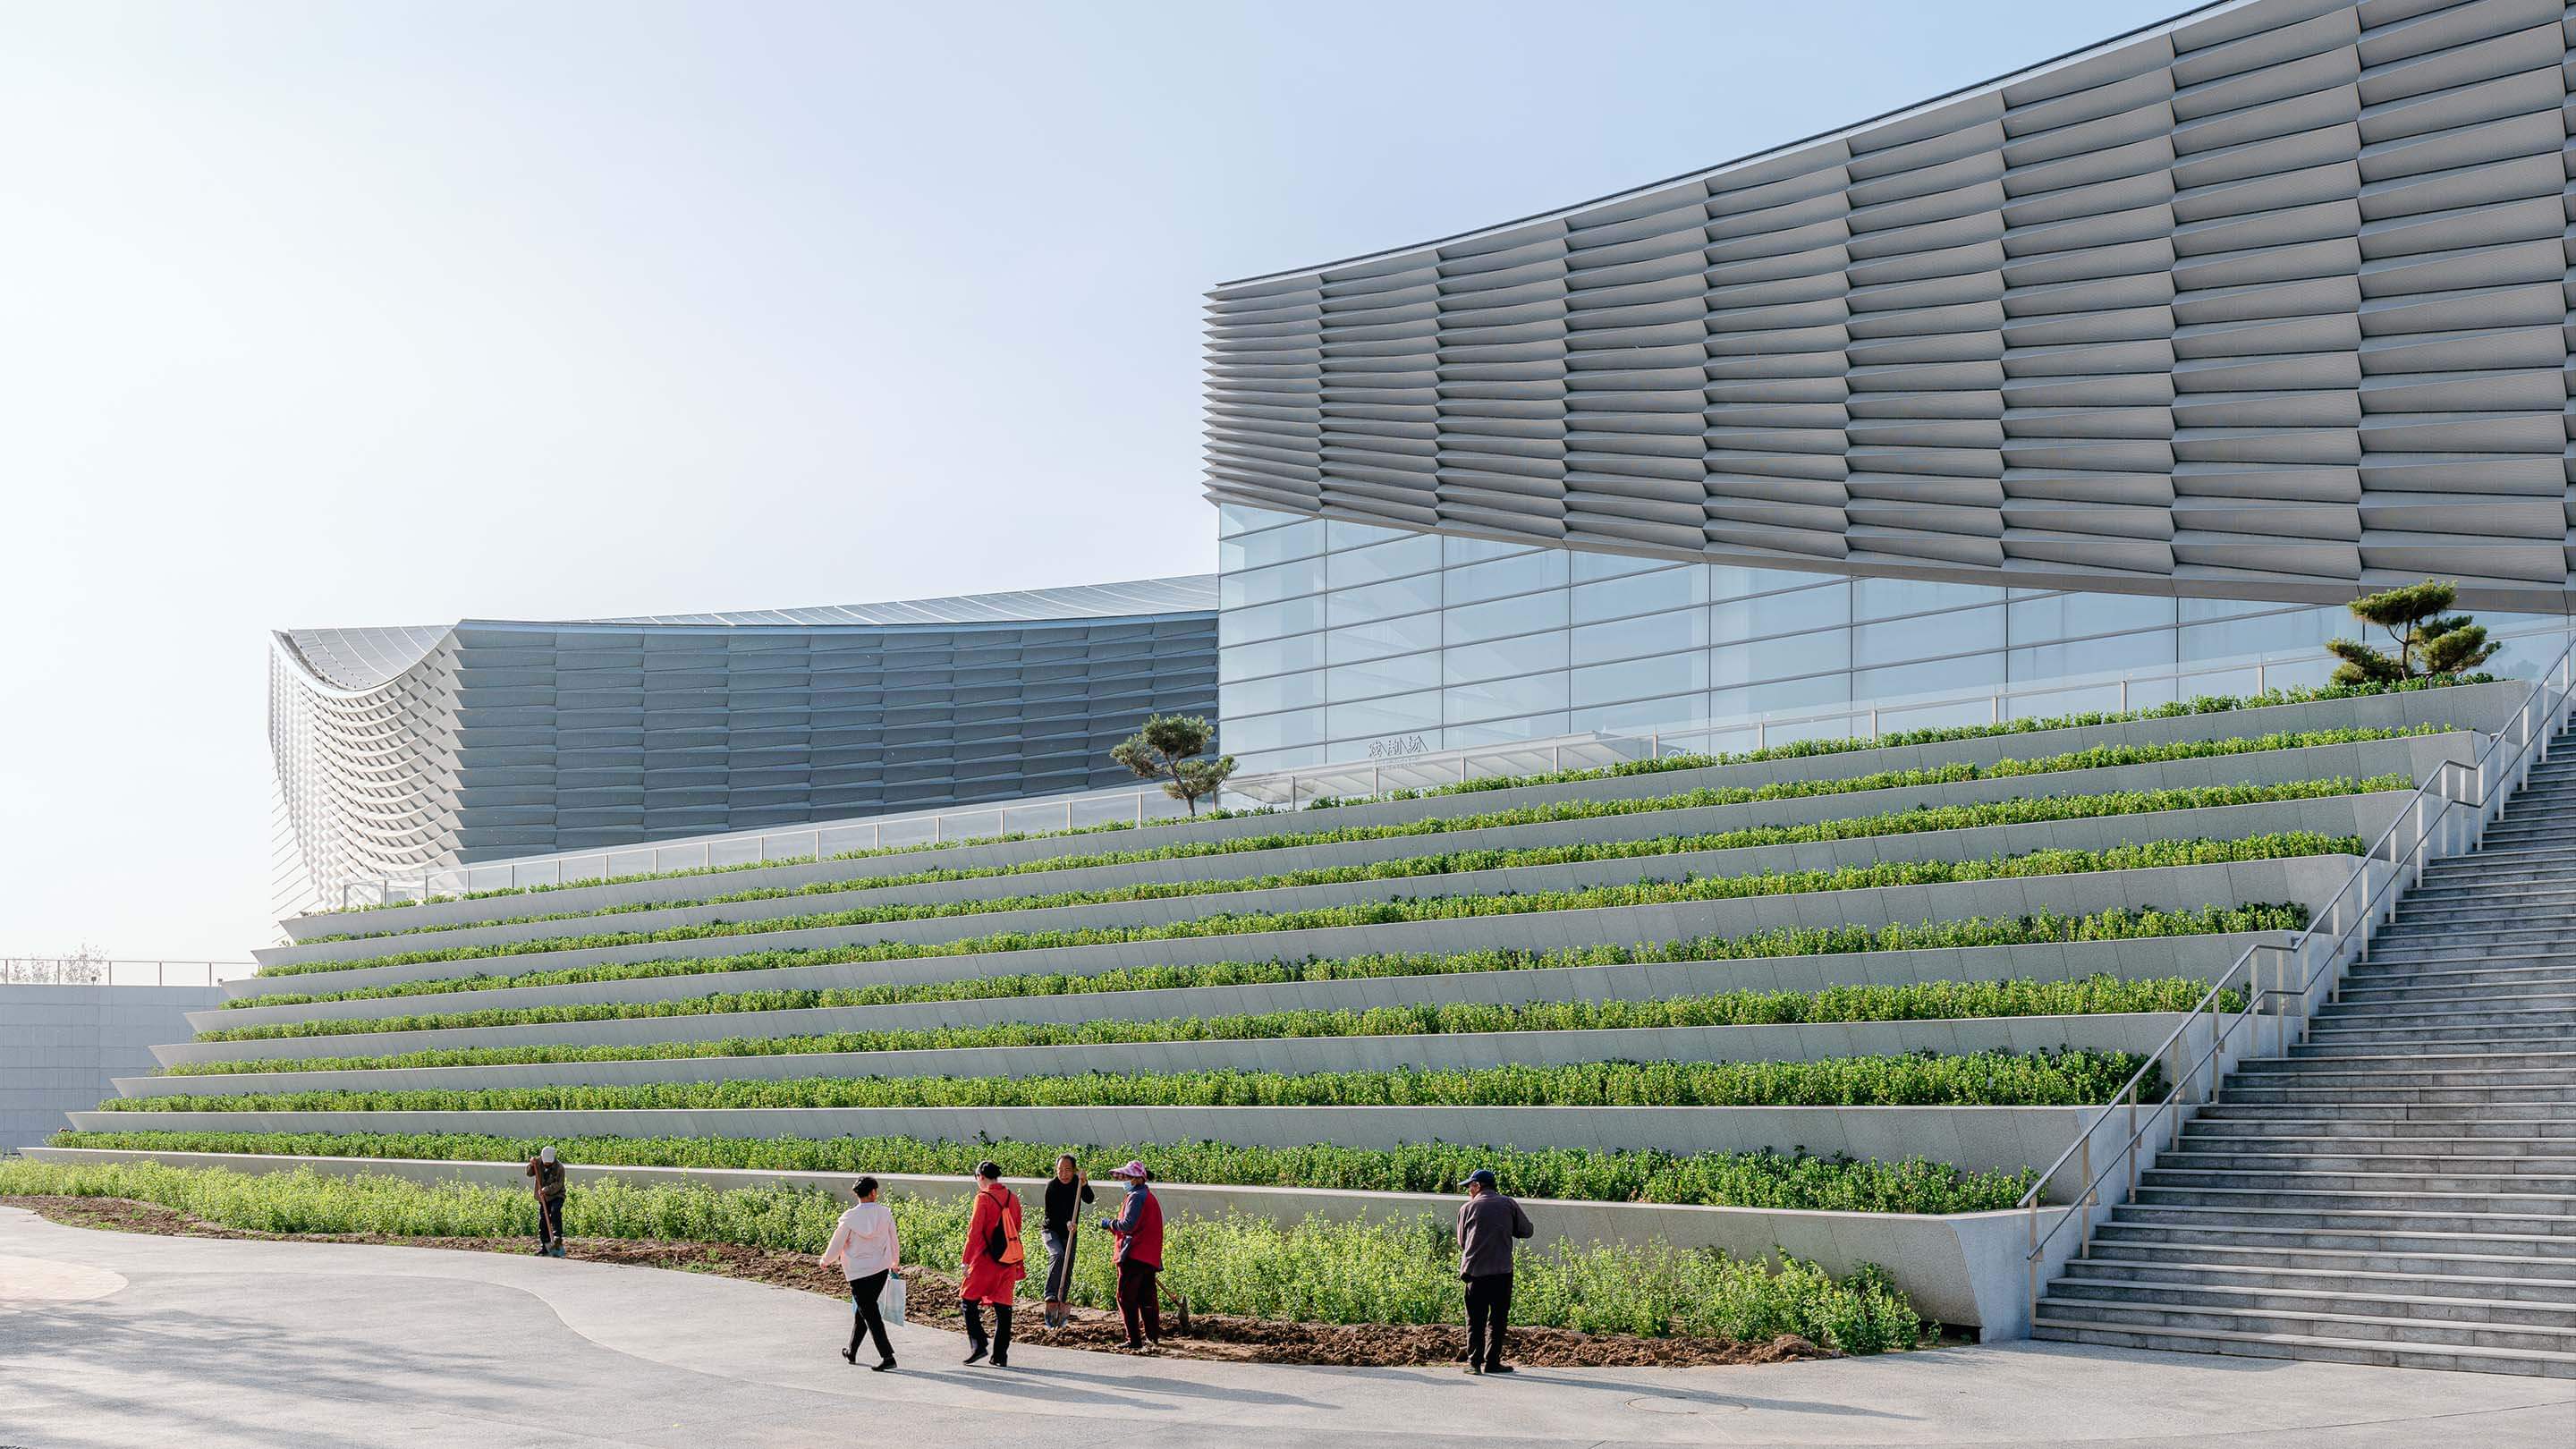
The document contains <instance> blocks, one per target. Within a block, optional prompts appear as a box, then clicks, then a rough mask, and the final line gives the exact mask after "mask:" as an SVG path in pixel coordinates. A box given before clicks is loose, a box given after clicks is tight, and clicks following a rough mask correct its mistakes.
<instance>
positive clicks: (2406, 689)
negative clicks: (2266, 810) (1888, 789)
mask: <svg viewBox="0 0 2576 1449" xmlns="http://www.w3.org/2000/svg"><path fill="white" fill-rule="evenodd" d="M2495 682H2496V678H2495V676H2494V675H2491V674H2467V675H2435V676H2429V677H2426V678H2422V679H2411V680H2406V681H2403V682H2398V683H2389V684H2359V685H2342V684H2337V685H2323V686H2319V687H2316V688H2308V689H2276V690H2270V691H2267V692H2265V693H2262V694H2251V695H2208V694H2205V695H2200V696H2197V697H2195V698H2192V699H2189V700H2182V701H2178V702H2176V703H2172V704H2162V705H2157V706H2154V707H2153V708H2149V709H2136V710H2128V711H2125V712H2104V711H2099V710H2089V711H2079V712H2075V713H2070V714H2062V715H2050V716H2047V717H2045V718H2036V717H2035V718H2031V719H2019V720H2009V721H2004V722H2000V723H1996V724H1986V725H1956V726H1944V727H1942V728H1938V729H1919V730H1904V731H1900V732H1898V733H1896V734H1890V735H1881V736H1878V737H1876V738H1873V739H1812V740H1798V741H1794V742H1792V743H1789V744H1782V745H1770V746H1766V747H1764V748H1761V749H1755V750H1740V751H1720V752H1715V753H1706V754H1675V755H1664V756H1661V757H1659V758H1657V759H1652V760H1630V761H1626V762H1624V763H1622V764H1617V765H1610V766H1605V767H1602V768H1599V769H1582V770H1555V771H1548V772H1544V773H1539V774H1530V775H1511V776H1497V777H1494V778H1492V779H1485V780H1473V781H1468V782H1464V783H1462V784H1458V785H1439V786H1433V787H1430V788H1427V789H1420V790H1390V791H1387V792H1385V793H1384V794H1381V795H1371V796H1356V797H1348V798H1341V799H1332V800H1322V801H1316V802H1313V803H1311V804H1310V805H1308V806H1307V807H1306V808H1308V809H1329V808H1333V807H1335V806H1341V805H1351V804H1362V803H1366V802H1367V801H1370V800H1414V799H1422V798H1426V797H1429V796H1436V795H1452V794H1459V793H1464V792H1469V791H1477V790H1511V789H1520V788H1523V787H1526V786H1531V785H1554V784H1565V783H1570V782H1574V781H1580V780H1598V779H1605V778H1611V777H1616V776H1624V775H1640V774H1657V773H1662V772H1666V771H1672V770H1699V769H1707V768H1708V767H1710V766H1712V765H1735V764H1746V763H1752V762H1757V761H1763V760H1796V759H1811V758H1814V757H1816V756H1819V755H1835V754H1848V753H1851V752H1853V751H1857V750H1875V749H1896V748H1901V747H1904V746H1909V745H1927V744H1946V743H1949V742H1951V741H1953V740H1972V739H1986V738H1991V737H1995V736H2001V735H2019V734H2035V733H2042V732H2045V731H2049V730H2061V729H2080V728H2086V727H2089V726H2093V725H2106V724H2123V723H2127V722H2129V721H2132V720H2144V719H2174V718H2179V717H2181V716H2185V715H2205V714H2224V713H2228V712H2232V711H2235V710H2244V709H2270V708H2276V707H2279V706H2282V705H2292V704H2308V703H2313V702H2316V701H2320V700H2336V699H2359V698H2363V697H2366V696H2370V695H2379V694H2414V693H2420V692H2423V691H2426V690H2433V689H2447V688H2451V687H2453V686H2456V685H2463V684H2493V683H2495ZM1279 813H1281V812H1280V811H1279V810H1278V809H1277V808H1275V807H1262V808H1257V809H1251V810H1214V811H1210V812H1208V813H1207V814H1205V815H1201V816H1198V817H1197V819H1199V820H1227V819H1236V818H1240V817H1245V816H1257V815H1275V814H1279ZM1190 823H1192V822H1191V821H1189V820H1185V819H1180V818H1172V819H1163V820H1149V821H1146V822H1144V823H1143V824H1141V825H1139V824H1136V823H1134V822H1131V821H1124V820H1113V821H1105V822H1103V823H1101V824H1098V825H1083V826H1076V827H1074V828H1073V829H1070V830H1021V831H1011V832H1007V833H1003V834H996V835H978V836H967V837H962V838H959V839H956V840H943V841H923V842H920V843H917V844H907V845H890V846H883V847H878V848H871V849H866V850H844V851H837V852H834V853H833V854H831V855H829V856H826V857H823V858H824V859H828V860H866V859H873V858H875V857H879V856H887V855H909V854H914V853H918V852H922V851H932V850H951V849H956V848H959V847H962V846H969V845H992V844H996V843H1000V842H1006V841H1014V840H1052V839H1057V838H1059V837H1063V836H1068V835H1099V834H1106V833H1109V832H1112V831H1119V830H1156V829H1161V828H1163V827H1165V826H1171V825H1186V824H1190ZM815 859H816V857H814V856H810V855H801V856H782V857H779V858H777V859H774V860H748V861H739V862H736V863H734V864H731V865H717V866H691V867H687V868H684V869H679V870H661V871H637V872H632V873H629V874H626V875H614V876H584V877H580V878H578V879H574V880H564V881H554V882H550V883H547V884H543V885H524V886H496V887H494V888H492V889H490V890H479V891H465V892H462V893H459V894H455V895H432V896H428V897H426V898H424V899H422V900H405V901H378V902H371V903H367V904H363V905H355V906H350V907H348V908H346V909H345V910H338V911H316V912H314V913H313V915H314V916H315V917H317V918H318V917H321V916H330V915H358V914H362V913H365V912H368V911H384V910H398V909H401V908H404V907H407V906H416V905H423V904H430V905H435V904H440V903H443V902H447V901H457V900H468V901H475V900H489V899H491V898H493V897H496V896H521V895H542V894H544V893H545V892H548V891H559V890H578V889H582V888H584V887H588V886H602V885H626V884H630V883H632V882H635V881H647V880H671V879H675V878H678V877H682V876H697V875H725V874H730V873H732V872H736V871H745V870H766V869H769V868H771V867H773V866H782V865H810V864H813V863H814V861H815Z"/></svg>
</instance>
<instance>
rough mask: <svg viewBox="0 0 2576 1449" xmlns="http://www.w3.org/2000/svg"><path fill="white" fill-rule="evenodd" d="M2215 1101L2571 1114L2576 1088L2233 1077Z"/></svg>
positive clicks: (2250, 1103) (2544, 1115) (2276, 1105)
mask: <svg viewBox="0 0 2576 1449" xmlns="http://www.w3.org/2000/svg"><path fill="white" fill-rule="evenodd" d="M2220 1100H2221V1101H2225V1102H2235V1103H2240V1104H2243V1105H2247V1106H2258V1105H2259V1106H2273V1107H2296V1106H2300V1105H2303V1104H2320V1105H2327V1104H2332V1105H2342V1106H2358V1105H2369V1104H2372V1103H2379V1104H2384V1105H2387V1106H2392V1107H2400V1106H2402V1107H2495V1108H2499V1109H2505V1108H2510V1109H2515V1111H2516V1112H2527V1113H2528V1114H2529V1115H2532V1116H2540V1117H2554V1116H2559V1115H2562V1114H2576V1087H2554V1086H2517V1085H2505V1086H2493V1087H2440V1086H2405V1085H2391V1084H2388V1083H2383V1082H2357V1083H2351V1084H2348V1085H2343V1086H2330V1085H2317V1086H2275V1085H2271V1084H2269V1083H2266V1082H2259V1081H2258V1082H2248V1081H2244V1080H2242V1079H2234V1080H2230V1081H2229V1082H2228V1083H2227V1085H2226V1087H2225V1088H2224V1090H2223V1091H2222V1092H2221V1094H2220ZM2505 1115H2508V1116H2510V1115H2514V1112H2506V1113H2505Z"/></svg>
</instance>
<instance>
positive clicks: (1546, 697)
mask: <svg viewBox="0 0 2576 1449" xmlns="http://www.w3.org/2000/svg"><path fill="white" fill-rule="evenodd" d="M1448 693H1449V701H1448V706H1447V717H1448V718H1449V719H1452V720H1455V721H1458V722H1460V723H1462V724H1463V723H1466V722H1469V721H1473V720H1489V719H1494V718H1497V717H1500V716H1503V715H1526V714H1539V713H1543V712H1545V711H1548V710H1560V709H1563V708H1565V676H1564V675H1563V674H1525V675H1522V676H1520V677H1519V678H1516V679H1495V680H1488V681H1486V682H1485V683H1483V684H1462V685H1460V686H1458V687H1457V688H1455V689H1452V690H1450V691H1449V692H1448Z"/></svg>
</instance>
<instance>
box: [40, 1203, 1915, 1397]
mask: <svg viewBox="0 0 2576 1449" xmlns="http://www.w3.org/2000/svg"><path fill="white" fill-rule="evenodd" d="M36 1193H43V1194H59V1195H70V1196H87V1197H122V1198H134V1199H139V1200H141V1201H145V1202H157V1203H160V1204H163V1205H164V1206H167V1207H172V1208H176V1209H178V1210H180V1211H182V1212H186V1213H188V1214H190V1215H192V1216H195V1217H198V1218H201V1219H204V1220H206V1221H210V1222H217V1223H223V1224H225V1225H227V1226H231V1227H236V1228H247V1229H252V1230H256V1231H263V1232H274V1233H387V1234H395V1235H400V1236H420V1237H520V1236H532V1235H533V1234H534V1232H535V1230H536V1206H535V1204H534V1202H533V1201H531V1199H530V1198H529V1195H528V1194H526V1193H524V1192H516V1191H512V1190H509V1189H506V1188H491V1187H475V1186H469V1185H466V1184H462V1183H442V1184H436V1185H425V1184H420V1183H413V1182H406V1181H403V1180H402V1179H399V1178H388V1177H355V1178H347V1177H326V1176H322V1175H320V1174H316V1173H312V1172H306V1171H298V1172H294V1173H275V1174H256V1175H254V1174H247V1173H237V1172H225V1171H207V1170H189V1169H181V1168H171V1167H162V1166H157V1165H151V1164H142V1163H128V1164H97V1165H82V1166H78V1167H69V1166H59V1165H52V1164H43V1163H21V1162H0V1194H36ZM888 1206H889V1207H891V1208H892V1209H893V1210H894V1214H895V1223H896V1232H897V1236H898V1237H899V1239H900V1240H901V1243H902V1256H903V1261H904V1262H906V1263H907V1264H914V1265H920V1266H926V1267H929V1268H931V1269H934V1270H937V1271H944V1272H954V1271H955V1270H956V1264H957V1260H958V1256H959V1249H960V1248H961V1247H962V1246H963V1245H964V1242H965V1236H966V1211H967V1205H966V1204H965V1203H964V1202H962V1201H961V1202H945V1201H943V1202H930V1201H926V1200H923V1199H920V1198H911V1197H901V1196H897V1197H893V1198H891V1199H890V1201H889V1203H888ZM841 1207H842V1201H841V1200H840V1199H839V1198H836V1197H832V1196H828V1195H826V1194H823V1193H819V1192H811V1191H805V1190H801V1189H794V1188H750V1189H735V1190H731V1191H717V1190H713V1189H709V1188H704V1187H695V1186H684V1187H659V1186H655V1187H637V1186H632V1185H629V1184H625V1183H618V1182H604V1183H589V1184H585V1185H583V1186H582V1187H581V1188H580V1189H579V1190H577V1191H575V1192H573V1193H572V1194H571V1195H570V1197H569V1199H568V1201H567V1203H566V1206H565V1213H564V1230H565V1231H566V1232H567V1233H570V1234H572V1235H574V1236H576V1237H584V1238H628V1239H648V1240H654V1241H662V1242H684V1243H734V1244H742V1245H745V1246H749V1247H758V1248H772V1249H778V1250H782V1251H788V1252H795V1253H818V1252H820V1251H821V1250H822V1248H823V1246H824V1244H825V1243H826V1242H828V1241H829V1240H830V1238H831V1233H832V1227H833V1224H834V1222H835V1221H836V1220H837V1219H838V1217H839V1215H840V1211H841ZM1038 1217H1039V1215H1038V1214H1036V1213H1030V1214H1029V1215H1028V1218H1027V1219H1026V1223H1027V1226H1026V1227H1025V1229H1024V1234H1025V1237H1024V1242H1025V1246H1026V1249H1027V1254H1028V1260H1029V1270H1030V1279H1031V1281H1035V1282H1042V1281H1044V1279H1043V1277H1042V1276H1041V1275H1042V1274H1043V1272H1044V1267H1045V1263H1046V1248H1045V1244H1044V1243H1043V1242H1041V1241H1039V1233H1038V1226H1037V1220H1038ZM1451 1234H1452V1229H1451V1228H1450V1227H1449V1226H1448V1225H1446V1224H1443V1223H1442V1222H1440V1221H1439V1220H1438V1219H1436V1218H1433V1217H1430V1216H1428V1215H1426V1216H1424V1217H1422V1218H1419V1219H1417V1220H1413V1221H1407V1222H1397V1223H1380V1224H1362V1223H1341V1222H1329V1221H1324V1220H1321V1219H1310V1220H1308V1221H1307V1222H1304V1223H1302V1224H1299V1225H1297V1226H1295V1227H1280V1226H1278V1225H1276V1224H1273V1223H1271V1222H1269V1221H1267V1220H1263V1219H1256V1218H1250V1217H1243V1216H1239V1215H1231V1214H1230V1215H1228V1216H1225V1217H1222V1218H1197V1217H1187V1216H1180V1215H1175V1216H1174V1217H1173V1218H1171V1219H1170V1220H1169V1222H1168V1224H1167V1226H1166V1228H1165V1237H1164V1271H1163V1278H1162V1281H1163V1285H1164V1287H1165V1288H1166V1289H1167V1290H1169V1291H1171V1292H1175V1293H1178V1294H1179V1295H1181V1296H1182V1297H1183V1298H1184V1299H1185V1300H1186V1301H1187V1302H1188V1303H1189V1306H1190V1308H1191V1309H1192V1311H1194V1312H1199V1313H1228V1314H1242V1315H1246V1316H1250V1317H1255V1318H1270V1319H1281V1320H1292V1321H1303V1322H1324V1323H1449V1322H1456V1321H1458V1320H1459V1319H1460V1318H1461V1316H1462V1314H1463V1312H1464V1308H1463V1304H1462V1302H1461V1301H1460V1295H1461V1292H1462V1289H1461V1287H1460V1284H1459V1282H1458V1275H1457V1245H1456V1241H1455V1239H1454V1237H1453V1236H1452V1235H1451ZM1517 1268H1518V1276H1517V1280H1516V1282H1515V1283H1514V1285H1513V1318H1514V1321H1515V1322H1517V1323H1522V1324H1531V1325H1542V1326H1548V1327H1559V1328H1573V1329H1579V1330H1583V1331H1586V1332H1617V1333H1636V1334H1645V1335H1653V1336H1663V1335H1668V1334H1676V1333H1678V1334H1688V1335H1691V1336H1695V1337H1711V1338H1727V1339H1735V1340H1740V1341H1743V1342H1750V1343H1761V1342H1768V1341H1769V1340H1771V1339H1772V1338H1774V1337H1777V1336H1778V1335H1780V1334H1784V1333H1795V1334H1800V1335H1802V1336H1804V1337H1806V1338H1809V1339H1811V1340H1813V1341H1815V1342H1817V1343H1820V1344H1824V1345H1826V1346H1828V1347H1832V1348H1835V1349H1839V1350H1841V1351H1842V1352H1845V1353H1877V1352H1881V1351H1884V1350H1889V1349H1904V1348H1911V1347H1913V1346H1915V1345H1916V1344H1917V1343H1919V1342H1921V1341H1922V1340H1923V1338H1924V1336H1925V1333H1926V1330H1927V1328H1928V1325H1927V1324H1926V1323H1925V1322H1924V1321H1923V1319H1922V1317H1921V1315H1919V1314H1918V1313H1917V1312H1916V1311H1915V1309H1914V1307H1913V1305H1912V1304H1911V1303H1909V1302H1908V1301H1907V1300H1906V1298H1905V1297H1904V1295H1903V1294H1902V1293H1900V1292H1899V1291H1897V1289H1896V1288H1895V1287H1894V1285H1893V1284H1892V1283H1891V1282H1890V1281H1889V1280H1888V1279H1887V1277H1886V1275H1885V1274H1884V1273H1883V1272H1882V1271H1880V1270H1878V1269H1874V1268H1863V1269H1861V1270H1860V1271H1858V1272H1855V1273H1853V1274H1851V1275H1850V1276H1849V1277H1847V1278H1843V1279H1836V1278H1834V1277H1833V1276H1832V1275H1831V1274H1828V1273H1826V1272H1825V1271H1824V1270H1823V1269H1822V1268H1820V1267H1818V1266H1816V1265H1815V1264H1813V1263H1810V1262H1805V1261H1803V1260H1800V1259H1796V1258H1789V1257H1786V1256H1785V1255H1784V1256H1783V1261H1782V1262H1781V1263H1780V1265H1779V1266H1778V1267H1777V1268H1774V1267H1772V1266H1770V1265H1768V1264H1765V1263H1763V1262H1760V1261H1757V1260H1745V1259H1737V1258H1730V1257H1727V1256H1726V1255H1724V1254H1722V1253H1719V1252H1716V1251H1714V1250H1712V1249H1688V1250H1684V1249H1676V1248H1672V1247H1670V1246H1667V1245H1665V1244H1663V1243H1660V1242H1655V1243H1648V1244H1645V1245H1642V1246H1629V1245H1624V1244H1621V1245H1606V1244H1592V1245H1588V1246H1581V1247H1577V1246H1573V1245H1563V1246H1556V1247H1551V1248H1547V1249H1542V1250H1539V1251H1535V1252H1531V1251H1524V1252H1523V1253H1522V1254H1521V1256H1520V1261H1519V1263H1518V1265H1517ZM1114 1271H1115V1270H1114V1268H1113V1267H1112V1265H1111V1263H1110V1261H1109V1255H1108V1254H1106V1253H1090V1254H1083V1255H1078V1256H1077V1257H1076V1259H1075V1262H1074V1287H1073V1295H1072V1296H1073V1299H1074V1301H1076V1302H1079V1303H1081V1304H1083V1305H1085V1306H1087V1307H1093V1308H1100V1307H1106V1306H1108V1304H1109V1303H1110V1301H1111V1294H1112V1292H1113V1291H1114V1286H1115V1285H1114V1284H1113V1282H1112V1281H1111V1279H1112V1275H1113V1274H1114Z"/></svg>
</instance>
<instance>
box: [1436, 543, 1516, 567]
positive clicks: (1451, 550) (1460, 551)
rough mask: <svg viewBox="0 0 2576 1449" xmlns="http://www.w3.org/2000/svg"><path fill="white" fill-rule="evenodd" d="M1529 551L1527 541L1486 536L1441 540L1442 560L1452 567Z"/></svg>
mask: <svg viewBox="0 0 2576 1449" xmlns="http://www.w3.org/2000/svg"><path fill="white" fill-rule="evenodd" d="M1527 552H1529V545H1528V544H1525V543H1496V542H1494V541H1493V540H1491V539H1485V538H1444V539H1442V540H1440V562H1441V563H1443V564H1445V565H1446V566H1448V567H1450V568H1453V569H1454V568H1456V567H1458V566H1459V565H1461V564H1471V563H1483V562H1484V561H1485V560H1487V559H1489V558H1509V557H1511V556H1512V555H1513V554H1516V553H1527Z"/></svg>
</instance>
